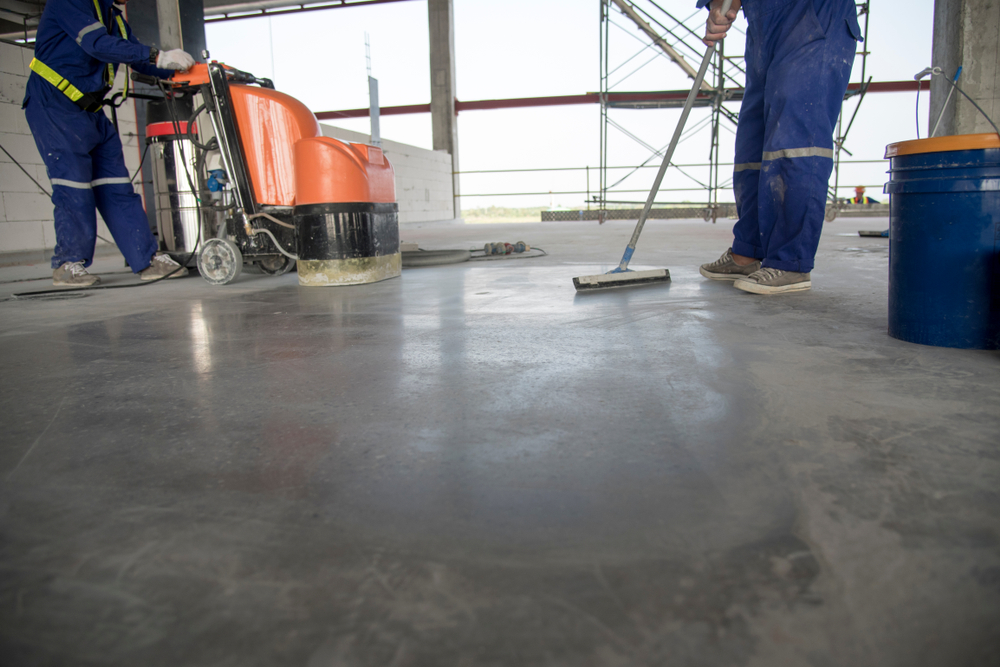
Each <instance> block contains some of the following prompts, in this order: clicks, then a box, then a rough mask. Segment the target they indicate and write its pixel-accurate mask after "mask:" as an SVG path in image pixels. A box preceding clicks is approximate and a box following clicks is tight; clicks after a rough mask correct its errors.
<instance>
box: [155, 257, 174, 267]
mask: <svg viewBox="0 0 1000 667" xmlns="http://www.w3.org/2000/svg"><path fill="white" fill-rule="evenodd" d="M153 261H154V262H159V263H160V264H165V265H166V266H168V267H171V268H173V267H175V266H180V264H178V263H177V262H175V261H174V260H173V259H172V258H171V257H170V255H156V256H154V257H153Z"/></svg>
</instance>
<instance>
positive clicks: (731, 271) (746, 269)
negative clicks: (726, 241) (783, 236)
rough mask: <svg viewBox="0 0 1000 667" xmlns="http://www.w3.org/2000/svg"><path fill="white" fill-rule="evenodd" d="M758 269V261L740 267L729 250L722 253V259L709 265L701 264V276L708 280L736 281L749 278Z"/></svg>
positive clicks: (731, 250)
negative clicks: (745, 277)
mask: <svg viewBox="0 0 1000 667" xmlns="http://www.w3.org/2000/svg"><path fill="white" fill-rule="evenodd" d="M759 268H760V260H759V259H758V260H755V261H754V262H752V263H750V264H747V265H746V266H740V265H739V264H737V263H736V262H735V261H734V260H733V249H732V248H730V249H729V250H727V251H726V252H724V253H722V257H720V258H719V259H717V260H715V261H714V262H712V263H711V264H702V265H701V268H699V269H698V270H699V271H701V275H703V276H705V277H706V278H709V279H710V280H736V279H737V278H740V277H743V276H749V275H750V274H751V273H753V272H754V271H756V270H757V269H759Z"/></svg>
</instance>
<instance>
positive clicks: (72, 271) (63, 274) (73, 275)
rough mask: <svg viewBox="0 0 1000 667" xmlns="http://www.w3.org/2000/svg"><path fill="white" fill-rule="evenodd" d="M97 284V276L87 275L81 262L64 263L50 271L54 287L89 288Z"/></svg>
mask: <svg viewBox="0 0 1000 667" xmlns="http://www.w3.org/2000/svg"><path fill="white" fill-rule="evenodd" d="M99 282H101V279H100V278H99V277H98V276H94V275H91V274H89V273H87V269H85V268H84V267H83V262H64V263H63V265H62V266H60V267H59V268H58V269H53V271H52V284H53V285H55V286H56V287H90V286H91V285H96V284H97V283H99Z"/></svg>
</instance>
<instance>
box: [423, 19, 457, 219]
mask: <svg viewBox="0 0 1000 667" xmlns="http://www.w3.org/2000/svg"><path fill="white" fill-rule="evenodd" d="M427 23H428V26H429V29H430V47H431V124H432V129H433V138H434V150H436V151H448V153H450V154H451V164H452V171H454V172H457V171H458V116H457V115H456V114H455V91H456V86H455V10H454V6H453V4H452V0H427ZM452 184H453V185H452V187H453V189H454V194H455V195H458V194H459V182H458V175H457V174H454V175H453V176H452ZM461 209H462V207H461V203H460V200H459V199H458V197H457V196H456V197H455V217H456V218H460V217H462V210H461Z"/></svg>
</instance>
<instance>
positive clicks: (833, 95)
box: [758, 0, 857, 273]
mask: <svg viewBox="0 0 1000 667" xmlns="http://www.w3.org/2000/svg"><path fill="white" fill-rule="evenodd" d="M814 6H815V7H816V8H817V9H814ZM785 7H786V8H787V9H786V11H783V12H773V15H772V16H771V17H770V19H771V20H772V21H773V23H772V24H771V25H770V26H768V30H769V41H770V43H771V45H772V49H773V54H774V55H773V58H772V60H771V63H770V66H769V68H768V72H767V84H766V91H765V112H764V115H765V118H766V122H765V128H764V151H763V156H762V157H763V159H762V160H761V162H762V165H761V172H760V187H759V190H758V196H759V207H758V211H759V216H760V233H761V238H762V240H763V244H764V248H765V256H764V261H763V266H765V267H771V268H775V269H780V270H782V271H794V272H799V273H808V272H810V271H812V268H813V261H814V259H815V256H816V248H817V246H818V245H819V237H820V234H821V232H822V230H823V217H824V214H825V212H826V200H827V186H828V183H829V180H830V172H831V170H832V169H833V133H834V128H835V127H836V123H837V117H838V115H839V114H840V108H841V105H842V104H843V99H844V93H845V92H846V91H847V83H848V80H849V77H850V74H851V66H852V64H853V62H854V54H855V51H856V49H857V42H856V40H855V36H854V35H853V34H852V32H851V30H850V29H849V24H848V22H847V20H846V18H845V12H853V11H854V5H853V3H847V2H842V1H841V0H816V1H815V2H799V3H791V4H788V5H785ZM850 18H851V19H853V18H854V17H853V13H851V14H850ZM766 20H767V19H765V21H766ZM855 24H856V22H855Z"/></svg>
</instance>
